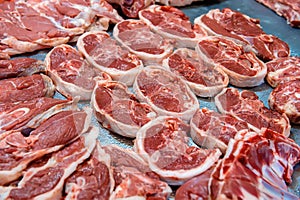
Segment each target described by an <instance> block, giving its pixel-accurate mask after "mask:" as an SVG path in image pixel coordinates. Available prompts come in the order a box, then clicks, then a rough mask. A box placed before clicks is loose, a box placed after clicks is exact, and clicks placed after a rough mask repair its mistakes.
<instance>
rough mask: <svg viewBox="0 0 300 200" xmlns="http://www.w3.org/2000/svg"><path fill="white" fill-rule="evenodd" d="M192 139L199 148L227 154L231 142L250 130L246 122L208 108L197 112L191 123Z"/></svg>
mask: <svg viewBox="0 0 300 200" xmlns="http://www.w3.org/2000/svg"><path fill="white" fill-rule="evenodd" d="M190 126H191V134H190V135H191V137H192V139H193V141H194V142H195V143H196V144H198V145H199V146H202V147H206V148H208V149H214V148H218V149H220V150H221V151H222V153H225V152H226V149H227V145H228V143H229V140H230V139H232V138H234V136H235V135H236V134H237V133H238V132H239V131H240V130H243V129H249V128H248V124H247V123H246V122H245V121H242V120H239V119H237V118H235V117H233V116H232V115H229V114H220V113H218V112H215V111H213V110H209V109H207V108H202V109H199V110H197V112H196V113H195V115H194V116H193V118H192V119H191V122H190Z"/></svg>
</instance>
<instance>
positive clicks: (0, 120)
mask: <svg viewBox="0 0 300 200" xmlns="http://www.w3.org/2000/svg"><path fill="white" fill-rule="evenodd" d="M18 112H22V113H23V114H22V116H21V117H23V116H25V115H26V114H27V113H29V112H30V109H29V108H26V107H23V108H18V109H16V110H13V111H12V112H9V113H8V112H3V113H1V114H0V130H1V127H3V126H7V125H10V124H12V123H14V122H15V121H18V118H14V119H12V120H11V121H9V122H7V123H6V124H3V121H4V119H5V118H7V117H10V118H11V116H13V115H14V114H15V113H18Z"/></svg>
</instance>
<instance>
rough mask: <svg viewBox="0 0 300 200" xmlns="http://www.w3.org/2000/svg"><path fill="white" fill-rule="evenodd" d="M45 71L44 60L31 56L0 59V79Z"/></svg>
mask: <svg viewBox="0 0 300 200" xmlns="http://www.w3.org/2000/svg"><path fill="white" fill-rule="evenodd" d="M45 71H46V67H45V64H44V62H42V61H40V60H36V59H33V58H15V59H13V60H0V79H5V78H15V77H19V76H29V75H32V74H35V73H38V72H45Z"/></svg>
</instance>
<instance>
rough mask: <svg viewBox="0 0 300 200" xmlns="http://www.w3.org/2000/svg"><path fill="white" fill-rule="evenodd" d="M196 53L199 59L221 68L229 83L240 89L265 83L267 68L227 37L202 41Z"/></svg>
mask: <svg viewBox="0 0 300 200" xmlns="http://www.w3.org/2000/svg"><path fill="white" fill-rule="evenodd" d="M196 51H197V53H198V55H199V58H200V59H202V60H204V61H206V62H209V63H213V64H215V65H217V66H220V67H221V68H222V70H223V71H224V72H225V73H226V74H227V75H228V76H229V82H230V83H231V84H232V85H235V86H238V87H253V86H258V85H260V84H262V83H263V82H264V77H265V76H266V74H267V66H266V65H265V64H264V63H263V62H262V61H261V60H260V59H258V58H257V57H256V55H255V54H254V53H253V52H246V51H245V50H244V49H243V47H242V46H241V45H238V44H237V43H235V42H234V41H232V40H230V39H229V38H225V37H217V36H211V37H206V38H204V39H200V40H199V42H198V44H197V46H196Z"/></svg>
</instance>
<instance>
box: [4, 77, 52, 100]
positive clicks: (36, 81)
mask: <svg viewBox="0 0 300 200" xmlns="http://www.w3.org/2000/svg"><path fill="white" fill-rule="evenodd" d="M0 91H1V93H0V104H2V103H12V102H16V101H27V100H31V99H34V98H38V97H44V96H45V97H52V96H53V95H54V91H55V87H54V85H53V82H52V80H51V79H50V78H49V77H48V76H45V75H43V74H34V75H31V76H25V77H19V78H9V79H3V80H0Z"/></svg>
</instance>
